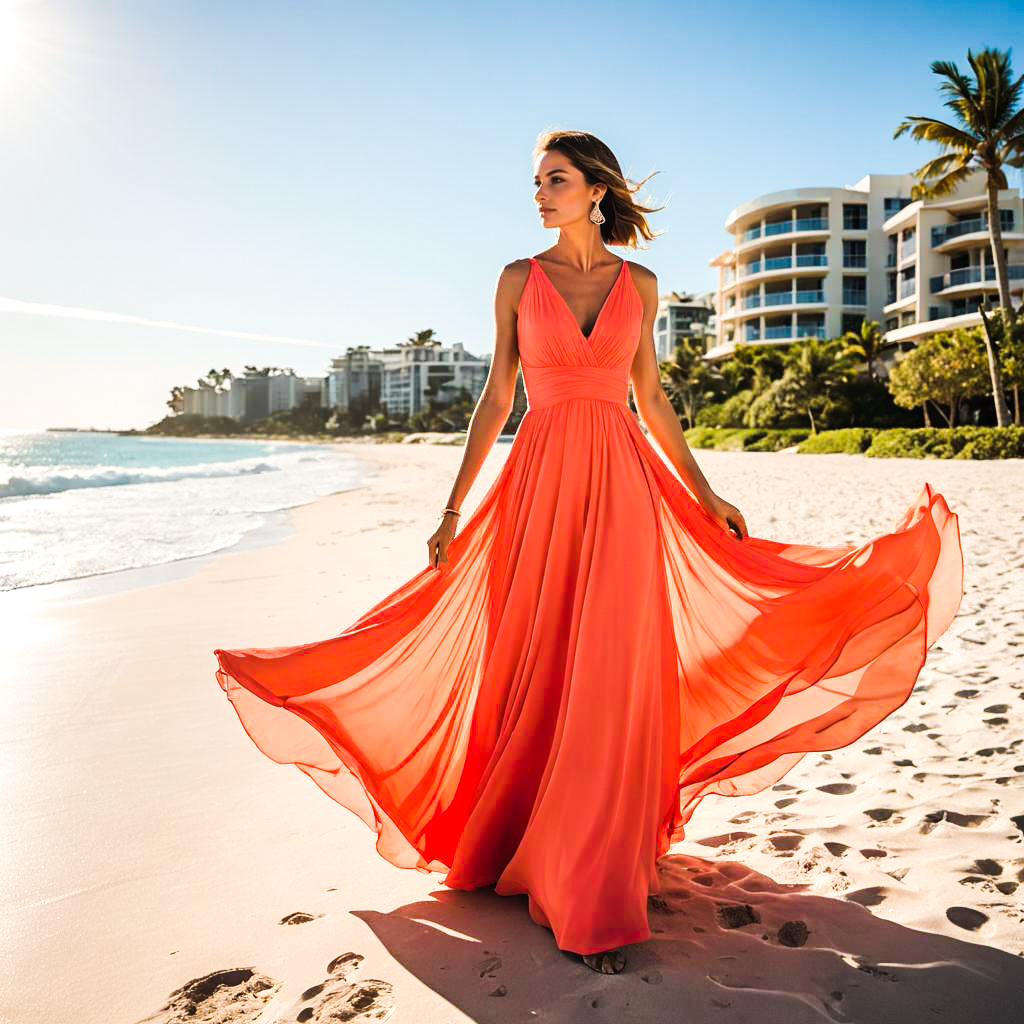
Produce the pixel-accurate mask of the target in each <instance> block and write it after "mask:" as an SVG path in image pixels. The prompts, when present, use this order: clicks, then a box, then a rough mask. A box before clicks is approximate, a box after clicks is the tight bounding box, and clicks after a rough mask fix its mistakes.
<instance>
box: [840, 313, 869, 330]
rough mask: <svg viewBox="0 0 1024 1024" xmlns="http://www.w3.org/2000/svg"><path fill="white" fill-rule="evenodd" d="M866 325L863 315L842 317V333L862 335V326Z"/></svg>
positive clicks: (846, 314)
mask: <svg viewBox="0 0 1024 1024" xmlns="http://www.w3.org/2000/svg"><path fill="white" fill-rule="evenodd" d="M862 323H864V315H863V313H844V314H843V315H842V317H841V323H840V328H839V330H840V333H841V334H847V333H850V332H852V333H853V334H858V335H859V334H860V328H861V324H862Z"/></svg>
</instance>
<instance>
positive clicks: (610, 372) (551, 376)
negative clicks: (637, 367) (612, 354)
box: [523, 366, 629, 409]
mask: <svg viewBox="0 0 1024 1024" xmlns="http://www.w3.org/2000/svg"><path fill="white" fill-rule="evenodd" d="M523 380H524V382H525V384H526V396H527V398H528V400H529V405H530V408H531V409H544V408H547V406H549V405H557V404H558V403H559V402H567V401H568V400H569V399H571V398H597V399H600V400H601V401H605V402H618V403H619V404H620V405H625V404H626V403H627V398H628V393H629V377H628V375H624V374H623V372H622V370H621V369H608V368H607V367H604V366H532V367H523Z"/></svg>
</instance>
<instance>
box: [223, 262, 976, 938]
mask: <svg viewBox="0 0 1024 1024" xmlns="http://www.w3.org/2000/svg"><path fill="white" fill-rule="evenodd" d="M642 315H643V303H642V300H641V298H640V296H639V293H638V292H637V290H636V286H635V284H634V282H633V277H632V272H631V271H630V270H629V269H628V264H627V263H626V262H625V261H624V262H623V264H622V266H621V267H620V270H619V274H618V277H617V279H616V282H615V285H614V286H613V287H612V289H611V291H610V292H609V294H608V297H607V299H606V300H605V303H604V306H603V307H602V309H601V312H600V315H599V317H598V319H597V322H596V324H595V326H594V329H593V331H592V332H591V335H590V337H589V338H588V337H586V336H585V335H584V334H583V333H582V331H581V329H580V327H579V325H578V324H577V323H576V320H575V318H574V317H573V315H572V313H571V312H570V310H569V307H568V305H567V304H566V303H565V301H564V299H563V298H562V296H561V295H560V293H559V292H558V291H557V290H556V289H555V287H554V285H553V284H552V282H551V280H550V279H549V278H548V277H547V275H546V273H545V272H544V270H543V268H542V267H541V266H540V264H539V263H538V262H537V261H536V260H531V267H530V273H529V278H528V281H527V284H526V286H525V288H524V290H523V293H522V296H521V299H520V305H519V316H518V338H519V355H520V360H521V365H522V370H523V376H524V380H525V384H526V390H527V394H528V398H529V409H528V410H527V412H526V414H525V416H524V417H523V419H522V421H521V423H520V425H519V429H518V431H517V433H516V436H515V439H514V441H513V443H512V445H511V447H510V450H509V452H508V456H507V459H506V462H505V463H504V465H503V467H502V469H501V471H500V473H499V474H498V476H497V478H496V479H495V480H494V482H493V484H492V485H491V486H490V488H489V489H488V491H487V493H486V494H485V495H484V497H483V498H482V499H481V500H480V503H479V505H478V506H477V508H476V509H475V510H474V511H473V512H472V514H471V515H469V516H468V517H464V520H465V521H464V522H463V524H462V527H461V529H460V530H459V532H458V533H457V534H456V536H455V537H454V539H453V540H452V542H451V544H450V546H449V564H448V565H447V566H445V567H442V568H438V569H435V568H432V567H425V568H423V569H422V570H421V571H420V572H418V573H416V575H414V576H413V577H412V578H411V579H409V580H408V581H407V582H406V583H404V584H402V585H401V586H400V587H398V589H397V590H395V591H394V592H393V593H390V594H388V595H387V596H386V597H385V598H383V600H381V601H379V602H378V603H377V604H376V605H374V606H373V607H372V608H370V609H369V611H367V612H366V613H365V614H364V615H363V616H362V617H361V618H359V619H357V620H356V621H355V622H354V623H352V625H351V626H349V627H348V628H347V629H345V630H344V631H343V632H341V633H339V634H338V635H337V636H333V637H329V638H327V639H321V640H314V641H312V642H310V643H301V644H295V645H294V646H285V647H269V648H251V649H241V650H238V649H236V650H221V649H217V650H216V651H215V654H216V656H217V659H218V663H219V667H218V669H217V671H216V677H217V680H218V681H219V683H220V685H221V686H222V687H223V689H224V691H225V692H226V694H227V696H228V698H229V699H230V701H231V703H232V705H233V706H234V709H235V711H236V712H237V714H238V717H239V719H240V720H241V722H242V725H243V726H244V728H245V730H246V732H247V733H248V734H249V736H250V737H251V738H252V740H253V741H254V742H255V743H256V745H257V746H258V747H259V748H260V750H262V751H263V753H265V754H266V755H267V756H269V757H270V758H272V759H273V760H275V761H277V762H280V763H282V764H294V765H296V766H297V767H298V768H300V769H301V770H302V771H303V772H305V773H306V774H307V775H308V776H309V777H310V778H311V779H312V780H313V781H314V782H315V783H316V784H317V785H318V786H320V787H321V789H323V790H324V792H326V793H327V795H328V796H330V797H331V798H333V799H334V800H335V801H337V802H338V803H339V804H341V805H342V806H343V807H346V808H348V809H349V810H351V811H353V812H355V813H356V814H357V815H359V817H360V818H362V819H363V821H364V822H365V823H366V824H367V825H368V826H370V827H371V828H372V829H374V830H375V832H376V833H377V839H376V849H377V852H378V853H379V854H380V855H381V856H382V857H384V858H386V859H387V860H388V861H390V862H391V863H392V864H395V865H397V866H398V867H403V868H417V869H419V870H421V871H425V872H427V871H433V872H440V873H443V874H444V880H443V881H444V884H445V885H448V886H450V887H453V888H457V889H473V888H477V887H481V886H489V885H494V887H495V891H496V892H497V893H501V894H511V893H527V894H528V896H529V901H528V906H529V913H530V915H531V917H532V918H533V919H534V920H535V921H536V922H537V923H539V924H541V925H545V926H547V927H549V928H550V929H551V930H552V932H553V933H554V938H555V941H556V943H557V945H558V946H559V948H561V949H565V950H572V951H575V952H577V953H592V952H597V951H599V950H604V949H609V948H611V947H614V946H620V945H624V944H627V943H632V942H637V941H640V940H643V939H647V938H649V937H650V935H651V931H650V928H649V927H648V920H647V897H648V894H649V893H651V892H657V891H659V885H658V879H657V874H656V871H655V861H656V859H657V858H658V857H659V856H660V855H661V854H663V853H664V852H665V851H666V850H667V849H668V847H669V845H670V844H671V843H673V842H675V841H678V840H680V839H682V838H683V832H684V826H685V825H686V823H687V821H688V820H689V819H690V817H691V815H692V814H693V811H694V809H695V807H696V806H697V804H698V802H699V801H700V800H701V799H702V798H703V797H705V796H707V795H709V794H716V795H720V796H744V795H749V794H752V793H756V792H758V791H760V790H762V789H764V788H766V787H767V786H770V785H772V784H773V783H775V782H777V781H778V780H779V779H781V778H782V777H783V775H785V774H786V773H787V772H788V771H789V770H790V769H791V768H793V766H794V765H795V764H796V763H797V762H798V761H799V760H800V759H801V757H803V755H804V754H805V753H807V752H808V751H821V750H834V749H836V748H838V747H842V746H845V745H847V744H849V743H851V742H853V741H854V740H856V739H857V738H858V737H860V736H862V735H863V734H864V733H866V732H867V731H868V730H869V729H871V728H872V727H873V726H874V725H876V724H877V723H878V722H880V721H881V720H882V719H883V718H885V717H886V716H887V715H889V714H890V713H891V712H893V711H895V710H896V709H897V708H898V707H900V705H901V704H903V703H904V702H905V701H906V700H907V698H908V697H909V696H910V693H911V691H912V689H913V687H914V683H915V680H916V679H917V677H918V674H919V672H920V670H921V668H922V666H923V664H924V661H925V656H926V654H927V652H928V648H929V647H930V646H931V645H932V644H933V643H934V642H935V641H936V639H937V638H938V637H939V635H940V634H941V633H942V632H943V631H944V630H945V629H946V628H947V627H948V626H949V624H950V622H951V621H952V619H953V616H954V614H955V613H956V611H957V609H958V607H959V605H960V599H961V597H962V596H963V571H964V565H963V553H962V549H961V546H960V533H959V525H958V521H957V517H956V515H955V514H954V513H952V512H951V511H950V509H949V507H948V506H947V504H946V502H945V500H944V499H943V497H942V495H941V494H938V493H936V492H935V491H933V490H932V488H931V486H930V485H928V484H925V485H924V488H923V490H922V491H921V494H920V496H919V497H918V499H917V501H916V502H915V503H914V504H913V505H912V506H911V507H910V508H909V509H908V510H907V511H906V513H905V514H904V515H903V516H902V517H901V518H900V520H899V522H898V523H896V525H895V526H894V528H893V530H892V532H891V533H886V534H883V535H881V536H878V537H876V538H874V539H873V540H870V541H868V542H866V543H863V544H860V545H853V546H840V547H817V546H813V545H810V544H800V543H792V544H786V543H781V542H777V541H772V540H767V539H763V538H759V537H753V536H747V537H745V538H744V539H743V540H740V539H738V538H736V537H735V536H734V535H733V534H732V533H731V532H730V531H729V530H724V529H722V528H721V527H720V526H719V525H718V524H717V523H716V522H715V520H714V519H713V518H712V517H711V516H710V515H709V514H708V513H707V512H706V511H704V509H703V508H702V507H701V506H700V505H699V504H698V503H697V502H696V501H695V500H694V498H693V497H692V496H691V494H690V492H689V491H688V490H687V488H686V487H685V486H684V485H683V483H682V482H681V481H680V479H679V478H678V477H677V476H676V475H675V474H674V473H673V472H671V470H670V469H669V468H668V465H667V464H666V463H665V462H664V461H663V460H662V458H661V457H660V456H659V455H658V453H657V452H656V451H655V450H654V448H652V446H651V444H650V443H649V441H648V440H647V437H646V436H645V435H644V433H643V431H642V430H641V428H640V426H639V425H638V423H637V421H636V419H635V418H634V416H633V414H632V412H631V411H630V409H629V407H628V405H627V389H628V382H629V370H630V365H631V363H632V360H633V356H634V353H635V352H636V349H637V345H638V343H639V340H640V324H641V319H642ZM811 468H813V467H811Z"/></svg>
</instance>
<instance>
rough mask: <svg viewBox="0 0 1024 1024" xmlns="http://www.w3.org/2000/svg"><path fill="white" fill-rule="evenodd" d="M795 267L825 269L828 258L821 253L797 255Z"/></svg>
mask: <svg viewBox="0 0 1024 1024" xmlns="http://www.w3.org/2000/svg"><path fill="white" fill-rule="evenodd" d="M796 265H797V266H798V267H825V266H828V257H827V256H826V255H825V254H824V253H823V252H808V253H803V254H800V253H797V257H796Z"/></svg>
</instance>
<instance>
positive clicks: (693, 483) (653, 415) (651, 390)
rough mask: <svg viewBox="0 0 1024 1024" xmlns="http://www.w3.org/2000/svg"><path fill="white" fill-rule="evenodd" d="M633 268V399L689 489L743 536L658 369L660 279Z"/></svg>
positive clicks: (743, 525)
mask: <svg viewBox="0 0 1024 1024" xmlns="http://www.w3.org/2000/svg"><path fill="white" fill-rule="evenodd" d="M629 270H630V272H632V273H633V279H634V281H635V282H636V287H637V291H638V292H639V293H640V297H641V298H642V299H643V302H644V316H643V323H642V325H641V328H640V344H639V345H638V346H637V350H636V355H635V356H634V357H633V365H632V366H631V367H630V379H631V380H632V382H633V401H634V402H635V403H636V410H637V412H638V413H639V414H640V418H641V420H643V422H644V426H646V427H647V429H648V430H649V431H650V432H651V435H652V436H653V438H654V439H655V441H657V442H658V446H659V447H660V448H661V450H662V451H663V452H664V453H665V454H666V455H667V456H668V459H669V461H670V462H671V463H672V465H673V466H674V467H675V469H676V472H677V473H678V474H679V475H680V477H682V479H683V482H684V483H685V484H686V486H687V487H688V488H689V489H690V493H691V494H692V495H693V496H694V498H696V499H697V501H698V502H699V503H700V505H701V506H702V507H703V508H704V509H706V510H707V511H708V512H710V513H711V515H712V516H713V517H714V518H715V519H716V520H717V521H718V522H719V523H720V524H721V525H722V526H723V527H724V526H726V522H727V519H731V520H732V521H733V522H734V523H735V524H736V526H738V527H739V528H740V533H741V535H742V536H746V535H747V525H746V523H745V522H744V520H743V514H742V513H741V512H740V511H739V509H738V508H736V506H735V505H730V504H729V502H727V501H726V500H725V499H724V498H720V497H719V496H718V495H717V494H715V492H714V491H713V490H712V489H711V485H710V484H709V483H708V481H707V478H706V477H705V476H704V474H703V473H702V472H701V469H700V466H698V465H697V460H696V459H695V458H694V457H693V452H692V451H691V450H690V446H689V445H688V444H687V443H686V435H685V434H684V433H683V427H682V424H681V423H680V422H679V417H678V416H677V415H676V412H675V410H674V409H673V408H672V403H671V402H670V401H669V400H668V395H666V394H665V390H664V388H662V386H661V373H660V371H659V370H658V357H657V352H656V350H655V347H654V318H655V317H656V316H657V314H658V279H657V277H656V276H655V275H654V274H653V273H652V272H651V271H650V270H648V269H647V268H646V267H640V266H637V264H635V263H634V264H631V266H630V267H629Z"/></svg>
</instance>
